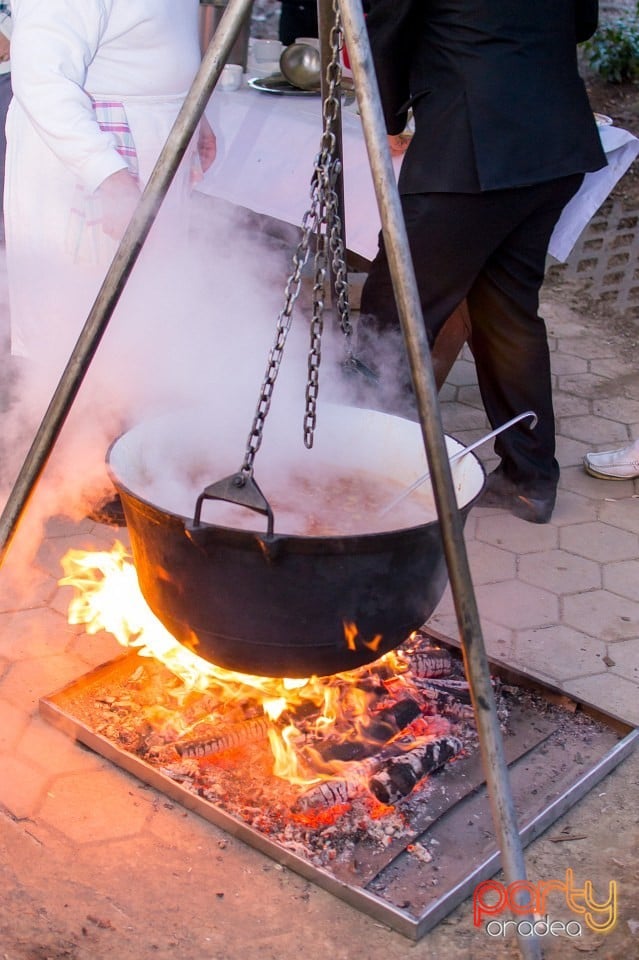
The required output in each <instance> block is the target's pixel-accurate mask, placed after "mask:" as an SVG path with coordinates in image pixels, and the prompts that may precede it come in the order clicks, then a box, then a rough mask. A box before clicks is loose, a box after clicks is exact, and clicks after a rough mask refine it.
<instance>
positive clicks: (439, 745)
mask: <svg viewBox="0 0 639 960" xmlns="http://www.w3.org/2000/svg"><path fill="white" fill-rule="evenodd" d="M62 566H63V569H64V573H65V576H64V578H63V579H62V580H61V581H60V582H61V584H63V585H66V586H72V587H74V588H75V589H76V591H77V594H76V596H75V597H74V598H73V599H72V601H71V603H70V606H69V622H70V623H73V624H84V625H85V628H86V631H87V633H89V634H95V633H97V632H98V631H100V630H106V631H108V632H110V633H111V634H113V636H115V638H116V639H117V640H118V642H119V643H120V644H121V645H122V646H124V647H132V648H135V649H136V650H137V652H138V653H139V654H140V655H141V656H144V657H150V658H153V659H154V660H157V661H159V662H160V663H162V664H163V665H164V666H165V667H166V668H167V669H168V670H169V671H170V672H171V673H172V674H173V675H174V676H175V677H177V678H179V680H180V682H181V683H180V685H177V686H176V688H175V690H172V691H171V694H172V697H173V699H174V701H175V704H176V708H175V711H171V710H170V709H169V708H167V707H166V706H164V707H162V708H161V709H160V708H159V707H158V705H157V703H149V704H148V705H147V707H146V708H145V709H146V717H147V720H148V721H149V724H152V725H153V727H154V728H155V730H156V731H157V730H160V731H161V737H160V739H159V741H155V742H154V745H153V750H154V751H155V753H154V755H155V756H156V757H158V758H160V759H161V760H162V762H164V763H166V762H173V763H176V764H177V765H178V766H179V764H182V765H184V764H189V763H194V762H195V763H203V762H204V763H208V762H215V763H217V764H221V765H224V764H225V763H226V762H227V759H226V758H227V757H230V756H232V755H233V752H234V751H235V752H237V751H238V750H239V751H241V750H246V749H248V748H250V745H251V744H256V743H258V742H263V743H266V742H268V744H269V745H270V750H271V753H272V758H273V759H272V764H273V765H272V773H273V774H274V775H275V776H276V777H277V778H279V779H280V780H284V781H287V782H288V783H289V784H291V785H294V786H295V787H296V788H297V789H298V794H297V800H295V801H294V802H293V803H292V806H291V810H292V815H297V816H299V817H302V818H306V817H309V816H312V817H316V816H318V815H320V812H321V810H322V809H328V808H333V810H334V813H335V811H337V810H339V809H341V808H342V807H343V805H348V804H349V803H350V802H351V801H352V800H353V799H354V798H356V797H359V796H362V795H363V794H365V795H366V796H368V797H369V798H370V801H371V804H372V806H373V807H374V806H375V803H376V801H375V800H374V799H373V797H377V799H378V800H381V801H382V803H385V804H386V803H389V802H391V803H395V802H397V800H399V799H401V797H402V796H404V795H406V794H407V793H408V792H409V791H410V790H411V789H412V787H413V785H414V784H415V783H416V782H417V781H419V780H420V779H421V778H423V777H424V776H426V775H427V774H429V773H431V772H432V771H433V770H435V769H438V767H440V766H441V765H442V764H443V763H444V762H446V761H447V760H448V759H450V758H452V757H454V756H455V755H456V754H458V753H459V752H460V751H461V749H462V745H461V741H460V740H459V739H458V738H456V737H455V736H452V735H451V721H450V720H449V719H446V716H445V715H446V713H447V710H448V713H449V716H450V717H452V718H454V722H459V721H461V720H467V719H469V716H468V711H470V708H469V707H468V706H467V703H466V704H464V703H463V702H460V701H459V699H458V697H457V696H456V695H455V691H456V688H455V687H454V684H455V683H457V684H459V683H462V684H463V681H459V680H457V681H455V680H451V681H450V684H452V685H453V686H452V687H451V689H446V688H440V687H438V686H437V682H438V681H437V680H436V678H437V677H442V676H444V677H445V676H446V675H447V674H449V673H450V672H451V670H452V667H451V659H450V655H449V654H448V653H447V652H446V651H443V650H438V649H432V648H431V649H430V650H429V651H426V652H424V651H423V650H415V651H413V652H412V653H411V651H410V650H409V653H408V655H407V653H406V651H402V652H393V653H390V654H386V656H385V657H383V658H381V659H380V660H378V661H377V662H376V663H375V664H372V665H370V666H368V667H366V668H361V669H360V670H358V671H354V672H353V673H351V674H338V675H335V676H333V677H330V678H322V679H321V680H320V679H318V678H317V677H310V678H308V679H306V680H288V679H273V678H269V677H255V676H249V675H245V674H239V673H234V672H232V671H228V670H224V669H222V668H220V667H217V666H215V665H214V664H212V663H210V662H208V661H206V660H203V659H202V658H200V657H198V656H197V655H196V654H194V653H192V652H191V651H190V650H188V649H186V648H185V647H184V646H182V645H181V644H180V643H178V642H177V641H176V640H175V639H174V637H172V636H171V634H169V633H168V631H167V630H166V629H165V627H164V626H163V625H162V624H161V623H160V621H159V620H158V619H157V618H156V617H155V616H154V614H153V613H152V612H151V610H150V609H149V607H148V606H147V604H146V601H145V600H144V598H143V597H142V594H141V592H140V589H139V586H138V581H137V576H136V572H135V568H134V566H133V563H132V562H131V561H130V559H129V555H128V553H127V551H126V549H125V548H124V547H123V546H122V544H121V543H116V544H115V545H114V547H113V549H112V550H111V551H110V552H95V553H87V552H83V551H77V550H71V551H69V553H67V554H66V556H65V557H64V558H63V560H62ZM344 626H345V636H346V639H347V643H348V642H352V643H354V642H355V639H356V638H357V625H356V624H345V625H344ZM375 642H378V638H375V639H374V640H373V641H372V643H373V644H374V643H375ZM373 649H374V647H373ZM411 656H412V659H411ZM441 682H442V683H444V681H441ZM433 685H434V686H433ZM451 690H452V691H453V692H452V693H451ZM196 693H197V694H198V695H204V697H205V700H206V703H207V710H206V711H205V712H204V714H203V713H202V711H199V712H198V713H197V715H195V716H191V715H190V713H189V709H188V707H189V703H190V702H191V700H192V695H193V694H196ZM449 701H452V703H451V702H449ZM453 706H454V709H453ZM470 713H471V715H472V711H470ZM405 784H409V786H407V787H405V786H404V785H405Z"/></svg>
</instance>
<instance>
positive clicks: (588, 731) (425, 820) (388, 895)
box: [40, 636, 639, 940]
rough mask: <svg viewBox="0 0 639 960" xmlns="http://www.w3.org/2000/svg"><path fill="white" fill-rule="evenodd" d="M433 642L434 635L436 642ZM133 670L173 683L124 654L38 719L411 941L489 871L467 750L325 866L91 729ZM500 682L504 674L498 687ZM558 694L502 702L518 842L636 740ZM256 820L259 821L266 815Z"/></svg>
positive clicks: (482, 805)
mask: <svg viewBox="0 0 639 960" xmlns="http://www.w3.org/2000/svg"><path fill="white" fill-rule="evenodd" d="M442 639H443V638H442V637H441V636H437V640H438V642H441V641H442ZM450 645H451V646H455V644H454V643H452V642H451V644H450ZM141 664H143V665H144V670H145V671H149V670H150V669H152V670H153V671H156V672H158V671H159V672H162V671H164V672H166V676H167V679H168V681H169V682H173V683H174V682H175V681H174V678H173V677H172V676H171V675H170V674H169V673H168V671H165V668H164V667H162V666H161V665H159V664H156V663H155V661H149V660H148V659H142V658H140V657H139V656H138V655H137V654H135V653H128V654H126V655H125V656H123V657H121V658H118V659H116V660H114V661H111V662H110V663H107V664H104V665H103V666H101V667H98V668H97V669H95V670H93V671H91V672H90V673H88V674H86V675H85V676H83V677H81V678H79V679H78V680H76V681H74V682H73V683H71V684H69V685H68V686H66V687H64V688H63V689H62V690H60V691H58V692H56V693H53V694H51V695H50V696H47V697H44V698H43V699H42V700H41V701H40V712H41V714H42V716H43V717H44V718H45V719H46V720H47V721H49V722H50V723H52V724H53V725H54V726H56V727H58V728H60V729H61V730H63V731H64V732H65V733H66V734H67V735H69V736H71V737H73V738H75V739H77V740H79V741H81V742H82V743H83V744H85V745H86V746H88V747H90V748H91V749H92V750H94V751H96V752H97V753H99V754H100V755H102V756H103V757H105V758H107V759H108V760H111V761H113V762H114V763H115V764H117V765H118V766H119V767H122V768H123V769H124V770H126V771H128V772H129V773H132V774H134V775H135V776H136V777H138V778H139V779H140V780H141V781H143V782H144V783H147V784H149V785H151V786H152V787H154V788H156V789H157V790H159V791H161V792H162V793H164V794H166V795H167V796H169V797H171V799H173V800H175V801H176V802H178V803H180V804H182V805H183V806H184V807H186V808H188V809H189V810H193V811H195V812H196V813H198V814H200V815H201V816H202V817H204V818H205V819H207V820H209V821H210V822H211V823H214V824H215V825H216V826H218V827H220V828H222V829H223V830H225V831H227V832H228V833H230V834H232V835H233V836H235V837H238V838H239V839H241V840H243V841H245V842H246V843H248V844H250V845H251V846H253V847H255V848H256V849H257V850H260V851H261V852H262V853H265V854H267V855H268V856H270V857H271V858H273V859H274V860H276V861H277V862H279V863H281V864H283V865H285V866H287V867H290V868H291V869H292V870H294V871H296V872H297V873H298V874H300V875H301V876H303V877H305V878H306V879H308V880H310V881H312V882H314V883H315V884H317V885H318V886H320V887H323V888H324V889H325V890H328V891H330V892H331V893H333V894H334V895H335V896H336V897H339V898H340V899H342V900H344V901H345V902H346V903H349V904H350V905H351V906H353V907H356V908H357V909H359V910H361V911H362V912H364V913H366V914H368V915H370V916H371V917H373V918H374V919H376V920H378V921H381V922H382V923H385V924H387V925H388V926H389V927H391V928H393V929H394V930H396V931H397V932H398V933H401V934H403V935H404V936H406V937H408V938H410V939H412V940H418V939H420V938H421V937H422V936H423V935H424V934H425V933H427V931H428V930H430V929H432V928H433V927H434V926H435V925H436V924H437V923H439V921H440V920H442V919H443V917H445V916H446V915H447V914H448V913H449V912H451V911H452V910H453V909H454V908H455V907H456V906H458V905H459V904H460V903H461V902H462V901H464V900H465V899H466V898H467V897H468V896H470V895H471V894H472V891H473V889H474V887H475V886H476V885H477V884H478V883H479V882H480V881H482V880H485V879H487V878H488V877H490V876H492V875H494V874H495V873H496V872H497V871H498V870H499V868H500V857H499V852H498V850H497V848H496V843H495V837H494V831H493V825H492V819H491V813H490V807H489V803H488V800H487V796H486V788H485V783H484V775H483V772H482V765H481V760H480V757H479V753H478V751H474V752H473V753H471V755H470V756H468V757H464V758H463V759H456V760H455V761H454V762H453V763H452V764H448V765H447V766H446V767H445V768H444V769H443V770H442V771H440V772H439V773H437V774H436V775H434V776H432V777H430V778H428V780H427V783H426V785H425V786H424V787H423V788H421V787H418V788H416V791H417V793H416V791H414V792H413V794H411V797H410V799H409V800H408V801H403V802H402V804H403V806H404V809H403V810H402V818H403V822H404V823H405V824H406V827H405V829H404V830H403V831H402V832H401V836H393V837H391V839H390V841H389V838H388V836H386V837H382V838H381V839H382V841H383V842H376V841H375V840H374V839H371V837H370V836H367V835H365V836H364V838H363V839H361V838H360V837H356V838H355V839H354V840H352V841H351V842H350V843H348V844H346V845H345V847H344V849H343V850H342V851H341V852H340V855H339V856H336V857H335V859H334V861H333V862H332V863H329V864H325V863H319V864H318V863H317V862H314V860H315V861H316V860H317V858H313V857H312V856H309V857H307V856H306V855H305V853H304V852H303V853H300V846H301V845H300V844H299V843H295V844H287V842H286V840H285V839H284V840H282V841H280V840H276V839H273V834H272V832H271V831H269V832H268V833H267V832H266V831H265V832H261V830H260V829H259V828H257V827H256V826H255V825H254V823H247V822H245V821H244V819H243V817H242V815H238V814H237V813H236V812H229V809H228V804H226V805H225V802H224V801H225V798H224V797H217V798H214V799H213V800H210V799H207V798H206V797H205V796H203V795H199V794H198V793H197V792H194V791H193V787H192V785H191V786H190V785H189V784H188V783H187V782H180V781H179V780H176V779H174V778H173V777H172V776H168V775H167V774H166V773H165V772H164V771H163V770H162V769H161V768H159V767H158V766H154V765H152V764H150V763H149V762H147V761H146V760H145V759H142V758H141V757H140V756H138V755H136V754H135V753H134V752H131V750H130V749H127V747H126V746H124V745H123V743H122V742H121V740H122V739H123V738H122V737H121V736H118V734H117V733H114V732H113V731H109V735H108V736H107V735H104V732H97V730H96V726H98V727H100V728H101V729H102V730H103V729H104V725H100V724H97V725H96V723H95V722H94V719H93V717H94V714H95V709H96V707H95V705H96V703H100V702H101V703H104V702H105V701H106V702H108V701H109V700H111V701H113V700H114V698H115V699H116V703H117V696H118V690H122V691H124V692H125V693H126V691H127V690H130V681H131V678H132V676H135V675H139V674H140V673H141V670H142V668H141ZM149 664H152V666H149ZM160 679H161V678H160ZM517 679H519V680H520V681H521V683H522V684H523V686H522V688H521V689H523V690H529V689H530V687H531V684H530V681H528V680H527V679H526V678H522V677H518V678H517ZM512 680H513V674H512V673H510V674H509V676H508V682H509V683H510V682H512ZM127 684H129V687H127ZM104 691H107V692H108V693H109V694H111V696H110V697H109V696H105V693H104ZM101 698H102V699H101ZM535 698H536V699H535ZM559 699H561V698H558V697H557V696H556V695H554V694H553V692H552V691H550V690H548V688H542V689H540V688H538V687H537V688H535V691H534V696H532V695H531V698H529V699H528V700H527V698H526V697H523V698H522V697H517V696H514V697H513V701H512V707H511V708H510V709H509V719H508V731H507V734H506V735H505V737H504V747H505V752H506V759H507V761H508V764H509V771H510V777H511V788H512V792H513V798H514V802H515V806H516V810H517V815H518V820H519V824H520V833H521V838H522V843H523V844H524V845H527V844H528V843H530V842H531V841H532V840H534V839H535V838H536V837H538V836H539V835H540V834H541V833H543V832H544V831H545V830H546V829H547V828H548V827H549V826H550V825H551V824H552V823H553V822H554V821H555V820H556V819H558V818H559V817H560V816H562V815H563V814H564V813H565V812H566V811H567V810H568V809H570V807H572V806H573V805H574V804H575V803H576V802H577V801H579V800H580V799H581V798H582V797H583V796H584V795H585V794H586V793H588V792H589V791H590V790H591V789H592V787H593V786H594V785H595V784H597V783H598V782H599V781H600V780H601V779H602V778H603V777H604V776H606V774H608V773H609V772H610V771H611V770H613V769H614V768H615V767H616V766H617V765H618V764H619V763H620V762H621V761H622V760H623V759H624V758H625V757H626V756H628V754H629V753H630V752H631V751H632V749H633V748H634V745H635V742H636V739H637V737H638V736H639V730H633V729H632V728H630V727H629V726H626V725H624V724H621V723H619V722H618V721H616V720H612V718H606V717H602V716H601V715H600V714H598V715H597V717H591V716H588V715H587V713H585V712H584V711H583V710H582V708H581V707H580V706H578V705H576V704H575V703H574V702H572V701H570V702H568V701H567V698H565V697H564V698H563V701H564V703H563V706H562V705H557V701H558V700H559ZM522 701H526V702H522ZM553 701H554V702H553ZM566 707H568V709H566ZM114 729H117V721H116V722H115V725H114ZM124 739H125V738H124ZM200 793H202V791H200ZM225 806H226V808H225ZM265 814H266V816H267V817H268V810H266V811H265ZM269 833H270V835H269ZM460 837H463V844H460V843H459V838H460ZM379 839H380V838H379V837H378V838H377V840H379Z"/></svg>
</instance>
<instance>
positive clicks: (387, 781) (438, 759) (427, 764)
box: [368, 737, 463, 804]
mask: <svg viewBox="0 0 639 960" xmlns="http://www.w3.org/2000/svg"><path fill="white" fill-rule="evenodd" d="M462 748H463V744H462V742H461V740H459V739H458V738H457V737H438V738H437V739H436V740H430V741H429V742H428V743H422V744H420V745H418V746H415V747H414V748H413V749H411V750H408V751H407V752H404V753H402V754H401V755H400V756H396V757H389V758H388V759H387V760H384V761H383V762H382V764H381V765H380V766H379V767H378V769H377V770H376V771H375V773H374V774H373V775H372V776H371V777H370V779H369V781H368V788H369V790H370V791H371V793H372V794H373V795H374V796H375V797H376V798H377V800H379V801H380V803H385V804H393V803H397V801H398V800H401V799H402V797H407V796H408V794H409V793H410V792H411V790H412V789H413V787H414V786H415V784H416V783H418V782H419V780H421V779H422V777H425V776H426V775H427V774H429V773H434V771H435V770H438V769H439V768H440V767H443V766H444V764H445V763H446V761H447V760H450V759H451V758H452V757H455V756H457V754H458V753H460V752H461V750H462Z"/></svg>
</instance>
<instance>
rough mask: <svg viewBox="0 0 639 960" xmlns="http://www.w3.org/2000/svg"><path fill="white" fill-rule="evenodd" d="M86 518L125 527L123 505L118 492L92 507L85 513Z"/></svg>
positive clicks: (95, 521)
mask: <svg viewBox="0 0 639 960" xmlns="http://www.w3.org/2000/svg"><path fill="white" fill-rule="evenodd" d="M87 519H89V520H93V521H94V523H104V524H108V526H110V527H126V518H125V516H124V507H123V506H122V501H121V499H120V494H119V493H116V495H115V496H114V497H111V499H110V500H104V501H103V502H102V503H100V504H98V506H96V507H94V508H93V510H91V512H90V513H88V514H87Z"/></svg>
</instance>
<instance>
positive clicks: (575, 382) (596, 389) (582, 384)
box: [561, 373, 613, 399]
mask: <svg viewBox="0 0 639 960" xmlns="http://www.w3.org/2000/svg"><path fill="white" fill-rule="evenodd" d="M612 387H613V384H612V383H611V381H610V380H609V379H608V377H601V376H598V375H596V374H594V373H581V374H580V373H575V374H571V375H570V376H568V377H563V378H562V381H561V389H562V390H564V391H565V392H566V393H572V394H573V395H574V396H576V397H584V398H585V399H590V398H591V397H596V396H597V395H598V394H599V395H601V396H606V395H607V394H606V390H609V389H611V388H612Z"/></svg>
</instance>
